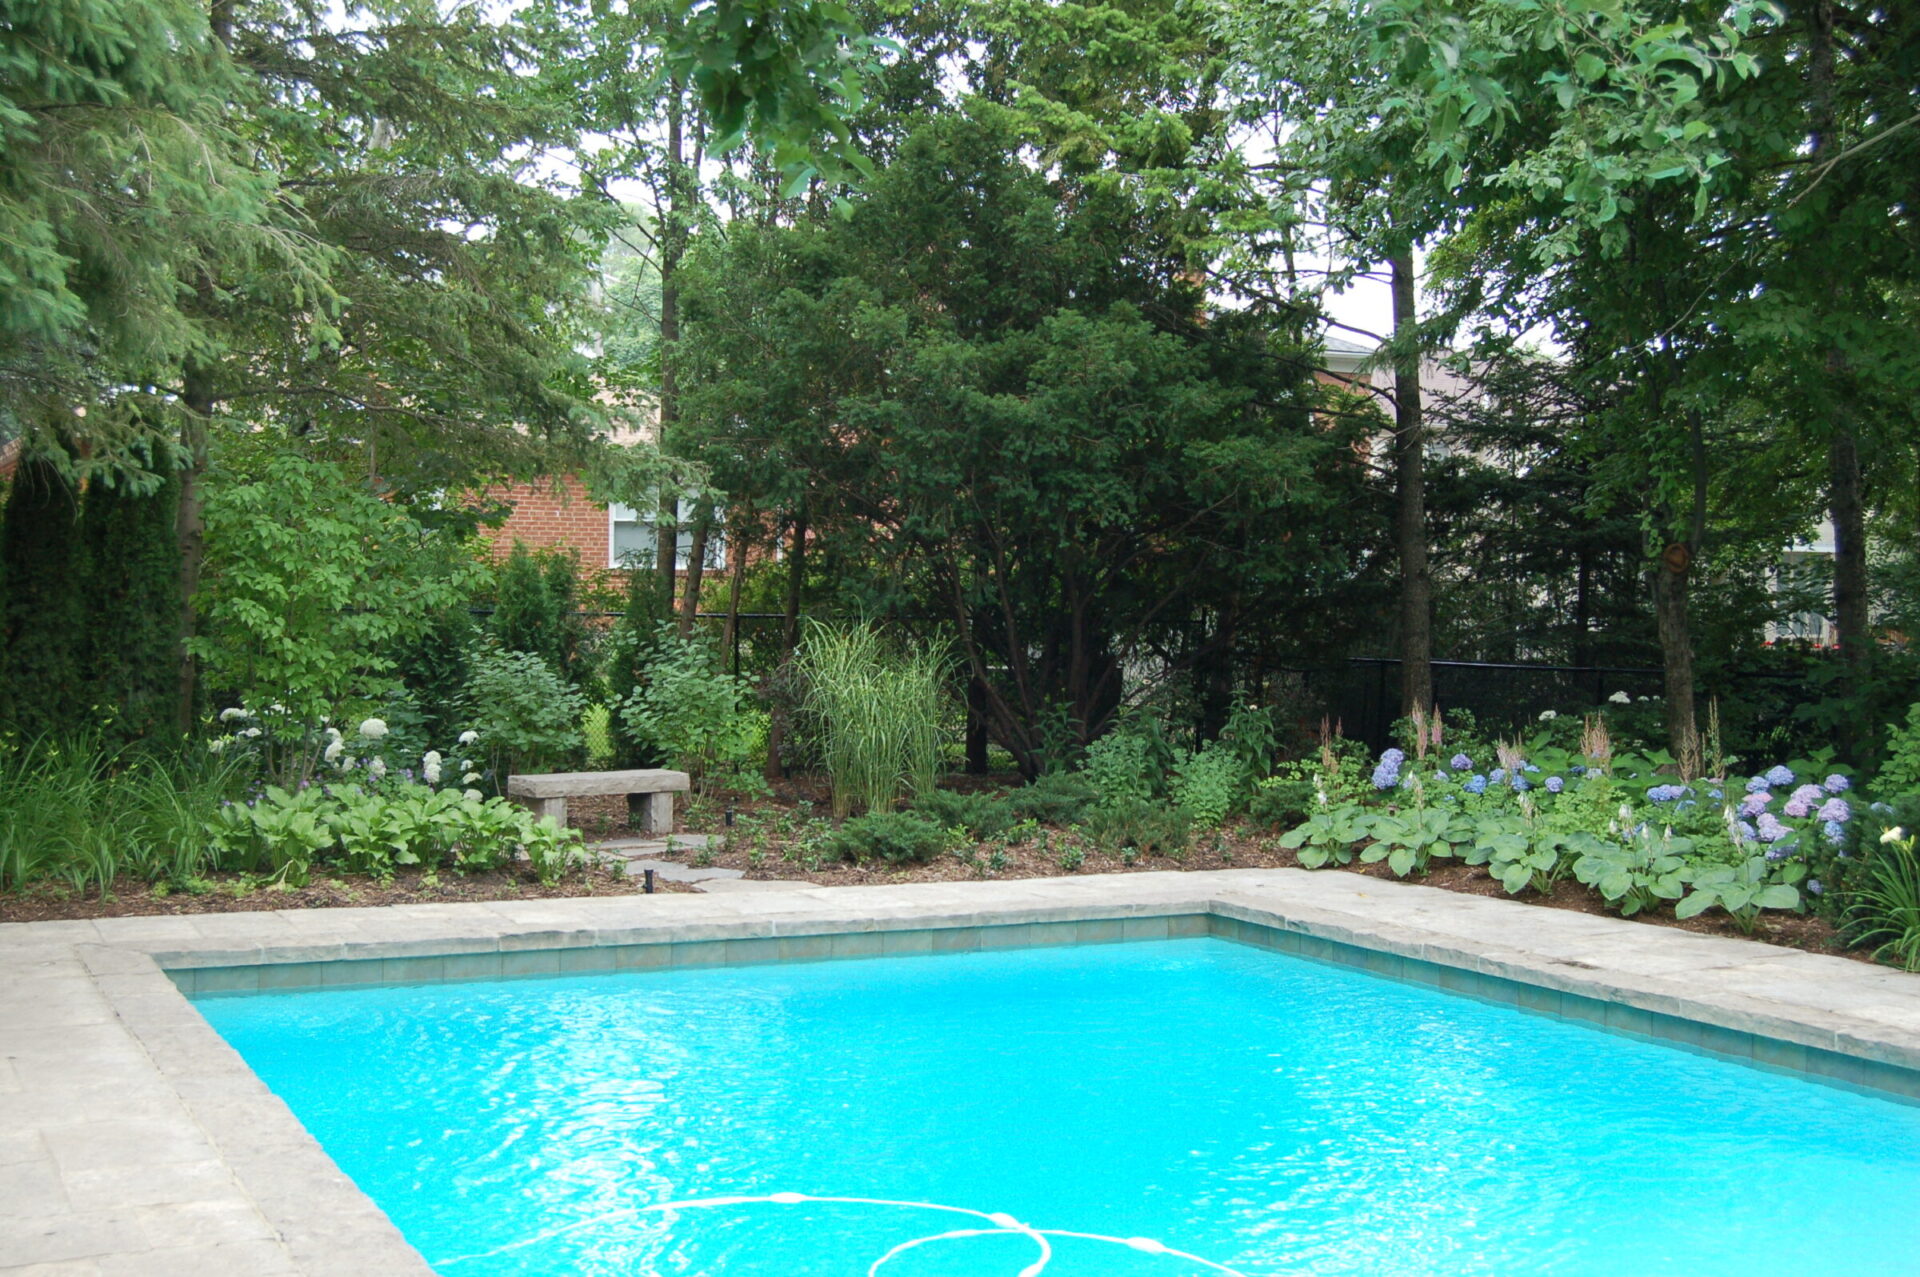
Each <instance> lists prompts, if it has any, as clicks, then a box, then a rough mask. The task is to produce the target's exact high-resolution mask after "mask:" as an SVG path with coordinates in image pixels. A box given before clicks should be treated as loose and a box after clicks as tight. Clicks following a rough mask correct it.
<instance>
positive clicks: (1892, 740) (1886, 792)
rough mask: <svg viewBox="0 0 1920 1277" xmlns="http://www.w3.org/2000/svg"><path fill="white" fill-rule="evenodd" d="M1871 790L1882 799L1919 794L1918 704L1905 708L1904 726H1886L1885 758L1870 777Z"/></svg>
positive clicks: (1919, 707)
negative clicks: (1871, 780) (1877, 770)
mask: <svg viewBox="0 0 1920 1277" xmlns="http://www.w3.org/2000/svg"><path fill="white" fill-rule="evenodd" d="M1873 792H1874V794H1875V795H1876V796H1878V797H1880V798H1883V799H1893V798H1898V797H1901V796H1903V795H1907V794H1920V705H1915V706H1914V707H1913V708H1912V709H1910V710H1908V711H1907V721H1906V724H1905V725H1904V726H1897V727H1891V728H1889V729H1888V730H1887V755H1886V761H1885V762H1883V763H1881V764H1880V771H1879V773H1878V774H1877V775H1876V776H1875V777H1874V778H1873Z"/></svg>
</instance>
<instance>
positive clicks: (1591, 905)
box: [0, 777, 1872, 962]
mask: <svg viewBox="0 0 1920 1277" xmlns="http://www.w3.org/2000/svg"><path fill="white" fill-rule="evenodd" d="M1010 779H1011V778H1005V777H994V778H967V787H970V788H981V787H988V786H992V785H995V784H1002V783H1007V782H1008V781H1009V780H1010ZM801 803H806V804H810V805H811V810H812V811H814V812H818V813H824V812H825V811H826V809H827V793H826V788H825V785H824V783H823V782H821V781H818V780H813V779H802V780H799V781H796V782H790V783H783V784H782V785H781V786H780V787H779V788H778V790H777V791H776V792H775V794H774V796H773V797H772V798H771V799H754V800H737V801H727V800H718V799H715V800H709V799H701V798H697V797H696V798H694V799H692V801H691V802H689V801H686V800H685V796H683V801H681V802H680V803H679V804H677V815H678V816H679V817H680V819H679V820H678V822H677V825H678V827H679V829H680V831H681V832H696V831H697V832H730V833H731V834H733V835H734V837H733V839H732V841H731V843H730V845H728V846H725V847H722V846H719V845H717V844H716V845H715V846H714V847H713V848H711V849H709V850H707V851H705V852H697V853H692V852H690V853H686V854H684V855H683V856H682V857H681V858H682V859H689V860H691V861H692V862H693V863H695V864H700V865H709V864H711V865H718V866H721V867H724V868H729V869H738V870H740V871H742V873H744V874H745V875H746V876H747V877H749V878H763V879H794V880H804V881H807V882H811V883H817V884H819V885H820V886H826V887H844V886H859V885H862V884H871V883H900V882H967V881H978V880H982V879H993V880H998V881H1007V880H1012V879H1020V878H1053V877H1059V876H1062V875H1064V874H1069V873H1071V874H1074V875H1083V874H1100V873H1146V872H1150V871H1164V870H1206V869H1269V868H1295V867H1297V866H1298V864H1299V862H1298V860H1297V859H1296V858H1295V857H1294V854H1293V853H1292V852H1290V851H1286V850H1283V849H1282V848H1280V847H1279V846H1278V844H1277V840H1276V838H1275V836H1274V834H1273V833H1272V832H1271V831H1269V830H1263V829H1256V828H1253V827H1251V826H1246V825H1240V826H1235V827H1232V828H1228V829H1223V830H1220V831H1218V832H1217V833H1215V832H1205V833H1198V834H1196V835H1195V836H1194V838H1193V840H1192V843H1191V845H1190V846H1189V848H1188V850H1187V852H1186V854H1185V855H1184V856H1182V857H1181V858H1179V859H1177V860H1176V859H1172V858H1167V857H1157V856H1137V857H1129V856H1122V855H1117V854H1114V853H1112V852H1108V851H1103V850H1101V849H1100V848H1098V847H1095V846H1094V845H1093V844H1092V843H1090V842H1089V841H1087V840H1086V839H1084V838H1080V837H1077V836H1075V835H1072V834H1069V833H1065V832H1063V831H1059V830H1045V831H1043V832H1042V833H1041V834H1040V835H1038V836H1036V837H1034V838H1029V839H1026V840H1023V841H1019V842H1013V843H1002V842H1000V841H999V840H992V841H989V842H987V843H984V844H982V845H981V846H979V847H976V848H973V849H972V850H971V853H970V854H969V853H966V852H963V853H961V854H957V855H956V854H950V855H945V856H941V857H940V858H938V859H936V860H935V861H933V862H932V863H930V864H926V865H898V866H896V865H881V864H867V865H856V864H848V863H843V862H838V861H825V860H822V859H820V858H819V857H818V856H817V854H816V855H812V856H809V855H808V854H807V853H806V852H805V850H804V849H803V848H800V847H798V846H797V845H795V844H794V843H793V842H792V841H791V840H788V839H783V838H781V837H780V836H779V835H777V834H776V833H775V832H774V830H773V829H772V827H771V826H772V822H774V821H775V820H777V819H778V818H779V817H780V816H781V815H782V814H783V813H791V812H793V811H794V810H795V808H796V807H797V806H798V805H799V804H801ZM728 808H731V809H732V811H733V813H734V818H735V820H736V821H737V822H738V823H737V824H736V825H734V826H733V827H732V829H730V830H729V829H728V828H727V826H726V825H725V823H724V822H725V819H726V814H725V813H726V811H727V809H728ZM689 815H691V817H692V824H691V826H689V821H688V817H689ZM567 816H568V823H569V824H571V825H574V826H576V827H578V828H579V829H580V830H581V831H582V832H583V833H584V834H585V835H586V836H587V838H588V839H589V840H590V841H599V840H602V839H609V838H634V837H640V836H643V835H642V832H641V831H639V830H636V829H634V828H632V827H630V826H629V825H628V824H627V810H626V801H625V799H624V798H622V797H620V796H618V795H615V796H612V797H607V798H588V799H577V800H575V801H574V802H572V803H570V804H569V809H568V813H567ZM756 822H757V823H758V825H759V832H758V834H756V833H755V828H754V827H755V824H756ZM1063 855H1064V856H1066V857H1067V859H1068V861H1069V863H1072V862H1073V860H1074V857H1075V856H1076V855H1077V857H1078V864H1077V865H1075V866H1074V867H1073V868H1067V867H1065V866H1063V864H1062V857H1063ZM1322 872H1329V873H1340V872H1345V873H1356V874H1361V875H1364V876H1367V877H1373V878H1386V879H1391V878H1392V877H1393V875H1392V873H1391V871H1389V870H1388V869H1387V867H1386V865H1384V864H1377V865H1360V864H1354V865H1352V866H1349V867H1348V868H1346V869H1344V870H1340V869H1329V870H1324V871H1322ZM1414 881H1417V882H1419V883H1420V884H1421V885H1423V886H1428V887H1440V888H1444V889H1445V890H1448V891H1460V892H1466V893H1468V894H1471V895H1478V896H1502V897H1505V896H1506V894H1507V893H1506V891H1505V889H1504V888H1502V887H1501V885H1500V884H1499V883H1498V882H1497V881H1495V880H1494V878H1493V877H1492V876H1491V875H1490V874H1488V873H1487V872H1486V870H1485V869H1481V868H1475V867H1472V866H1468V865H1461V864H1451V863H1445V862H1442V863H1440V864H1437V865H1435V866H1434V868H1433V870H1432V871H1431V872H1430V873H1428V874H1427V875H1426V876H1425V877H1424V878H1419V879H1415V880H1414ZM211 882H212V887H213V889H212V890H210V891H207V892H204V893H202V894H187V893H184V892H178V891H175V892H162V893H157V894H156V892H155V891H154V890H153V889H152V888H150V887H148V886H147V885H145V884H135V883H126V884H123V885H121V886H119V887H116V889H115V891H114V893H113V894H112V895H110V896H107V897H106V898H104V899H102V898H100V897H98V896H87V895H80V894H77V893H75V892H73V891H71V890H70V889H65V888H61V887H57V886H54V885H51V884H46V883H42V884H37V885H35V886H32V887H29V888H26V889H24V890H21V891H17V892H10V893H6V894H0V922H39V921H46V920H53V919H62V918H108V917H118V916H122V915H152V914H193V913H237V912H242V911H245V910H250V909H326V908H336V907H347V906H370V905H390V904H435V903H446V904H452V903H458V902H470V901H487V900H538V899H558V898H565V897H573V896H620V895H634V894H637V893H639V892H640V890H641V884H640V881H639V880H638V879H634V878H628V877H626V876H625V875H623V874H621V873H619V872H617V871H609V870H607V869H602V868H598V867H594V868H583V869H579V870H575V871H574V872H572V873H569V874H568V875H567V876H566V877H565V878H564V879H562V880H561V881H560V882H559V883H556V884H555V885H553V886H546V885H544V884H542V883H541V882H540V881H539V880H538V879H536V878H534V877H533V876H532V875H531V874H530V873H528V872H526V871H525V870H524V869H515V870H502V871H499V872H494V873H485V874H473V875H468V876H460V875H456V874H451V873H449V874H442V875H439V876H438V877H437V878H434V879H432V880H429V879H427V878H426V877H425V876H424V875H422V874H418V873H403V874H398V875H396V876H395V877H394V878H393V880H392V881H390V882H381V881H378V880H375V879H372V878H367V877H363V876H355V875H345V874H340V875H331V874H318V873H317V874H316V875H315V877H314V880H313V882H312V883H311V884H309V885H308V886H306V887H301V888H297V889H293V890H282V889H278V888H268V887H261V886H259V885H257V884H254V883H252V882H250V881H249V880H247V879H245V878H243V877H238V876H233V875H216V876H215V877H214V878H213V879H212V880H211ZM658 889H659V890H662V891H688V890H691V889H692V888H691V887H690V886H688V885H686V884H682V883H660V884H659V885H658ZM1512 898H1513V899H1517V900H1520V901H1522V902H1525V903H1527V904H1532V905H1537V906H1541V907H1544V908H1551V909H1571V910H1574V911H1576V912H1580V913H1591V914H1605V913H1607V909H1606V908H1605V905H1604V904H1603V902H1602V901H1601V899H1600V896H1599V894H1598V893H1596V892H1594V891H1593V890H1592V889H1590V888H1588V887H1584V886H1582V885H1580V884H1579V883H1577V882H1573V881H1571V880H1567V881H1562V882H1560V883H1559V884H1557V885H1556V886H1555V887H1554V890H1553V892H1552V894H1550V895H1547V896H1539V895H1536V894H1534V893H1532V892H1528V893H1526V894H1523V895H1521V896H1518V897H1512ZM1635 921H1638V922H1644V923H1649V924H1651V925H1654V926H1663V927H1678V928H1680V929H1682V930H1685V931H1693V932H1698V933H1701V934H1704V935H1722V936H1741V932H1740V930H1739V929H1738V928H1737V927H1735V926H1734V925H1733V923H1732V922H1731V921H1729V920H1727V919H1726V918H1724V917H1723V916H1719V915H1707V916H1703V917H1698V918H1689V919H1686V920H1684V921H1682V920H1679V919H1676V918H1675V917H1674V916H1673V912H1672V910H1671V908H1664V909H1660V910H1656V911H1651V912H1647V913H1642V914H1640V915H1638V916H1637V917H1636V918H1635ZM1742 938H1749V939H1754V940H1761V941H1765V942H1766V943H1768V944H1777V945H1784V946H1786V947H1788V948H1793V949H1804V950H1807V951H1808V952H1812V953H1826V954H1837V955H1840V956H1842V957H1848V958H1854V959H1856V960H1858V961H1861V962H1871V961H1872V959H1871V958H1870V957H1869V956H1868V955H1867V954H1866V953H1864V952H1861V951H1858V950H1849V949H1847V948H1846V947H1845V946H1844V945H1843V944H1842V943H1841V941H1840V939H1839V937H1838V935H1837V934H1836V933H1835V931H1834V929H1833V927H1832V926H1831V925H1829V924H1828V923H1827V922H1826V921H1824V920H1823V919H1820V918H1815V917H1810V916H1802V915H1799V914H1779V913H1768V914H1763V915H1761V918H1760V920H1759V923H1758V925H1757V926H1756V927H1755V929H1754V932H1753V934H1752V935H1751V936H1750V937H1742Z"/></svg>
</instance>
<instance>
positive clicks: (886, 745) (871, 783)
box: [799, 621, 947, 816]
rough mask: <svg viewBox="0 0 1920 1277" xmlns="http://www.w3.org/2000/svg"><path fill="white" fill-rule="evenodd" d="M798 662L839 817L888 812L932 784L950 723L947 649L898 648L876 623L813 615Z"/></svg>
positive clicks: (923, 791)
mask: <svg viewBox="0 0 1920 1277" xmlns="http://www.w3.org/2000/svg"><path fill="white" fill-rule="evenodd" d="M799 669H800V673H801V676H802V677H803V678H804V679H805V680H806V689H807V690H806V701H805V708H806V713H807V715H808V718H809V720H810V722H811V724H812V726H813V730H814V732H815V734H816V735H817V736H818V737H819V739H820V741H821V756H822V761H823V762H824V763H825V764H826V769H827V776H828V778H829V780H830V781H831V782H832V785H833V810H834V814H835V815H836V816H844V815H846V814H847V813H849V812H851V811H854V810H857V809H865V810H867V811H870V812H885V811H887V810H889V809H890V808H891V807H892V806H893V804H894V803H895V802H896V801H897V800H898V799H899V798H900V797H901V796H902V795H903V794H921V793H926V792H927V791H929V790H931V789H932V788H933V786H934V781H935V779H936V776H937V773H938V771H939V766H940V752H941V748H942V746H943V745H944V743H945V738H946V729H947V723H946V719H947V690H946V685H947V657H946V652H945V650H944V649H943V648H939V647H910V648H904V649H900V648H895V647H894V646H893V645H891V644H889V643H888V642H887V640H886V639H885V638H884V637H882V636H881V634H880V633H879V632H878V631H877V630H875V629H873V628H872V627H871V626H867V625H843V626H832V625H826V624H822V623H820V622H817V621H809V622H808V625H807V633H806V637H805V638H804V639H803V640H802V642H801V645H800V650H799Z"/></svg>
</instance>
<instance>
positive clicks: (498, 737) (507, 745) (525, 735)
mask: <svg viewBox="0 0 1920 1277" xmlns="http://www.w3.org/2000/svg"><path fill="white" fill-rule="evenodd" d="M462 704H463V706H464V707H465V710H466V717H467V721H468V722H470V723H471V724H472V725H473V728H472V730H474V731H476V732H478V733H479V734H480V736H479V740H478V741H477V742H475V748H477V749H478V750H479V751H480V752H481V753H483V754H484V755H485V756H486V757H487V758H488V759H489V760H490V765H491V770H492V772H493V774H494V776H495V778H496V779H497V780H498V782H499V783H501V784H504V783H505V780H506V777H507V776H508V775H510V774H512V773H514V772H546V771H556V770H559V769H561V768H563V767H565V766H567V765H569V764H571V763H573V762H574V761H575V760H576V759H578V757H579V755H580V752H581V751H582V750H583V749H584V748H585V747H586V741H585V738H584V737H583V736H582V735H581V733H580V720H581V717H582V716H583V715H584V714H585V712H586V708H587V701H586V697H585V696H583V695H581V693H580V691H579V689H577V688H575V687H573V686H572V685H571V684H569V683H568V682H567V681H566V680H565V679H564V678H562V677H560V673H559V671H557V670H555V669H554V668H553V666H551V665H549V664H548V663H547V662H546V661H544V660H542V659H541V658H540V657H538V656H536V655H534V654H533V653H532V652H503V651H501V650H500V649H499V648H496V647H493V646H491V645H482V646H481V647H480V648H478V649H476V650H475V652H474V654H473V672H472V673H471V674H470V675H469V676H468V678H467V685H466V688H465V689H464V691H463V692H462Z"/></svg>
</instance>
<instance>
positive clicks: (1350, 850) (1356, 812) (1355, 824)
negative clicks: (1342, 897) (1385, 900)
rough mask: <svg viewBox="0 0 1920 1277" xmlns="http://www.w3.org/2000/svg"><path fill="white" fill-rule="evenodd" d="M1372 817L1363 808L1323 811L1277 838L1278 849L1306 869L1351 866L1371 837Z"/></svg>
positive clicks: (1334, 808) (1336, 808)
mask: <svg viewBox="0 0 1920 1277" xmlns="http://www.w3.org/2000/svg"><path fill="white" fill-rule="evenodd" d="M1373 822H1374V814H1373V813H1372V812H1370V811H1367V810H1366V809H1365V808H1363V807H1351V806H1345V805H1342V806H1338V807H1322V808H1321V809H1320V810H1318V811H1316V812H1314V813H1313V814H1312V815H1311V816H1308V817H1307V819H1306V821H1305V823H1303V824H1300V825H1296V826H1294V827H1293V828H1292V829H1289V830H1288V831H1287V832H1286V833H1284V834H1282V835H1280V845H1281V846H1282V847H1285V848H1286V849H1287V850H1288V851H1291V852H1294V853H1296V854H1297V855H1298V856H1299V859H1300V863H1301V864H1302V865H1303V866H1305V867H1306V868H1308V869H1321V868H1324V867H1326V866H1327V865H1330V864H1331V865H1350V864H1352V863H1353V857H1354V854H1355V853H1356V852H1357V851H1358V850H1359V848H1360V844H1361V843H1363V842H1365V841H1366V840H1367V839H1368V838H1370V837H1372V836H1373Z"/></svg>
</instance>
